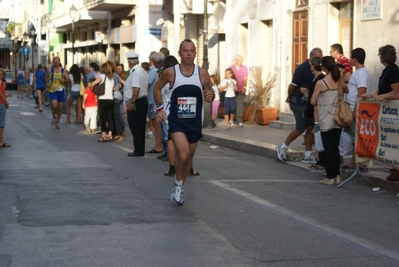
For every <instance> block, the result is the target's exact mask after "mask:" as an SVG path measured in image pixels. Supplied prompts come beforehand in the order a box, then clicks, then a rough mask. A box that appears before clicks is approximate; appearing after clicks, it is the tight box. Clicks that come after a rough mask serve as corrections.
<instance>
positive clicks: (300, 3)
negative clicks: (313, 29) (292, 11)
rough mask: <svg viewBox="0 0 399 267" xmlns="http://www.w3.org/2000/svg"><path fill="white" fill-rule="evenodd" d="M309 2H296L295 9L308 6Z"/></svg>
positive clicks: (304, 0) (302, 0) (303, 0)
mask: <svg viewBox="0 0 399 267" xmlns="http://www.w3.org/2000/svg"><path fill="white" fill-rule="evenodd" d="M308 5H309V0H296V7H303V6H308Z"/></svg>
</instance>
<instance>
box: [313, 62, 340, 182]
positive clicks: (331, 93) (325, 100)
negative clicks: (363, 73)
mask: <svg viewBox="0 0 399 267" xmlns="http://www.w3.org/2000/svg"><path fill="white" fill-rule="evenodd" d="M321 62H322V68H323V71H325V72H326V76H325V77H324V78H323V79H321V80H319V81H318V82H317V83H316V87H315V90H314V93H313V96H312V99H311V101H310V102H311V103H312V105H314V106H315V105H317V107H318V115H319V128H320V131H321V137H322V140H323V146H324V155H325V162H326V166H325V169H326V176H325V178H324V179H323V180H320V181H319V183H320V184H325V185H333V184H339V183H340V182H341V176H340V170H339V169H340V168H339V167H340V159H339V149H338V146H339V139H340V135H341V128H340V126H339V125H338V124H337V123H336V122H335V120H334V114H335V111H336V109H337V101H338V90H341V89H342V86H343V85H344V82H343V81H342V80H341V74H340V71H339V69H338V66H337V64H336V63H335V60H334V58H333V57H330V56H326V57H323V59H322V61H321Z"/></svg>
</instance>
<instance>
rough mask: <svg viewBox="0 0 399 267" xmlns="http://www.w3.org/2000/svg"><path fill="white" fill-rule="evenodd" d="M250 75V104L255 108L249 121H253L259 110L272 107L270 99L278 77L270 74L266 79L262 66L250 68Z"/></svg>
mask: <svg viewBox="0 0 399 267" xmlns="http://www.w3.org/2000/svg"><path fill="white" fill-rule="evenodd" d="M249 73H250V77H249V85H250V92H249V101H248V104H249V106H252V107H253V108H252V111H251V114H250V116H249V119H250V120H253V119H254V117H255V114H256V111H257V110H258V109H262V108H269V107H270V102H271V101H270V99H271V96H272V91H273V88H274V87H275V84H276V80H277V75H276V74H272V73H269V74H268V75H267V77H266V79H265V78H264V75H263V68H262V66H259V67H253V68H250V70H249Z"/></svg>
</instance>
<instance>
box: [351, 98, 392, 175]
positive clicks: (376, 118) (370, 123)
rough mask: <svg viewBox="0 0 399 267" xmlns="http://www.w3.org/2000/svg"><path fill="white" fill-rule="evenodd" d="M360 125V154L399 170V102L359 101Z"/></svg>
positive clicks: (357, 145)
mask: <svg viewBox="0 0 399 267" xmlns="http://www.w3.org/2000/svg"><path fill="white" fill-rule="evenodd" d="M356 123H357V125H356V155H357V156H358V157H365V158H372V159H375V160H378V161H380V162H383V163H386V164H388V165H391V166H392V167H394V168H395V169H398V170H399V156H398V155H399V101H397V100H391V101H382V102H380V101H376V100H362V99H358V101H357V119H356ZM357 162H359V160H357Z"/></svg>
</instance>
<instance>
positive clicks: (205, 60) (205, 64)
mask: <svg viewBox="0 0 399 267" xmlns="http://www.w3.org/2000/svg"><path fill="white" fill-rule="evenodd" d="M203 38H204V57H203V59H202V60H203V61H202V67H203V68H204V69H206V70H208V69H209V64H208V1H207V0H204V31H203ZM210 110H211V105H210V104H209V103H207V102H204V122H203V125H202V127H203V128H207V127H208V128H209V127H211V126H212V118H211V112H210Z"/></svg>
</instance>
